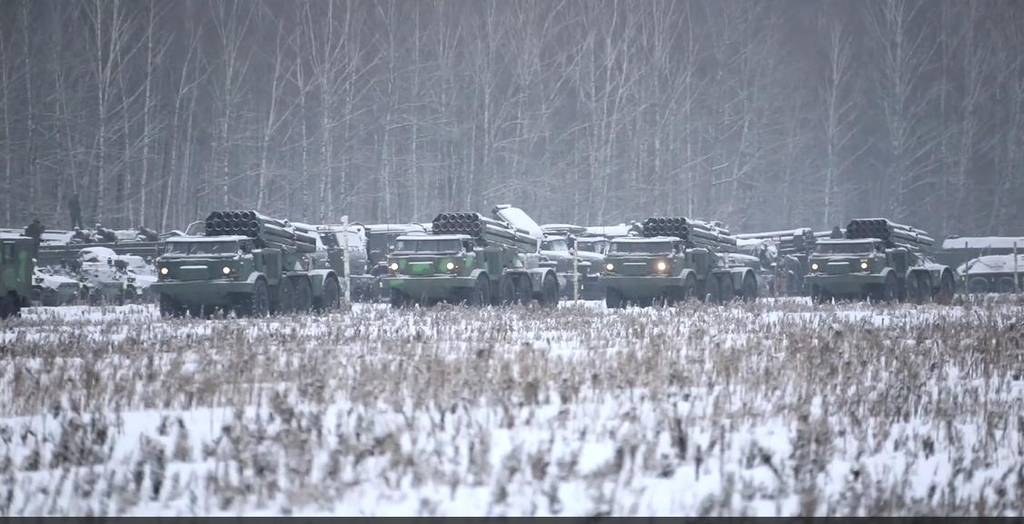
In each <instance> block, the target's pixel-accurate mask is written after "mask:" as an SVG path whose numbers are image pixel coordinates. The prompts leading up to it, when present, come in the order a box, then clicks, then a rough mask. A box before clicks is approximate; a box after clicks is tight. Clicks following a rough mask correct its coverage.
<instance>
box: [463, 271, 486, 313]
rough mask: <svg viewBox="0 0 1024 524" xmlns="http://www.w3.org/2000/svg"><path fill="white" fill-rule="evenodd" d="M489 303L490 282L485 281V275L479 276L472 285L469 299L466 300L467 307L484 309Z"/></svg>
mask: <svg viewBox="0 0 1024 524" xmlns="http://www.w3.org/2000/svg"><path fill="white" fill-rule="evenodd" d="M490 303H491V281H490V280H488V279H487V275H480V276H479V277H477V279H476V283H475V284H474V285H473V289H472V290H471V291H470V293H469V299H468V300H466V305H467V306H472V307H484V306H486V305H488V304H490Z"/></svg>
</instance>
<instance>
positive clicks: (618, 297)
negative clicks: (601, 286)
mask: <svg viewBox="0 0 1024 524" xmlns="http://www.w3.org/2000/svg"><path fill="white" fill-rule="evenodd" d="M623 302H624V300H623V298H622V293H620V292H619V290H618V289H615V288H610V287H609V288H605V291H604V306H605V307H606V308H608V309H622V304H623Z"/></svg>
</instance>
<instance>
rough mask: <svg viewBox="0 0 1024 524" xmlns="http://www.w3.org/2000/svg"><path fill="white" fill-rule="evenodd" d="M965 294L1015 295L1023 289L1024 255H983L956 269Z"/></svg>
mask: <svg viewBox="0 0 1024 524" xmlns="http://www.w3.org/2000/svg"><path fill="white" fill-rule="evenodd" d="M956 273H957V276H958V277H960V280H961V281H963V282H964V283H965V284H964V289H965V290H966V292H967V293H972V294H981V293H1016V292H1019V291H1020V290H1022V289H1024V254H1019V253H1018V254H1013V253H1010V254H1006V255H983V256H980V257H977V258H972V259H970V260H968V261H966V262H964V263H963V264H960V266H959V267H958V268H957V269H956Z"/></svg>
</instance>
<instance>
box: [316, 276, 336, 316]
mask: <svg viewBox="0 0 1024 524" xmlns="http://www.w3.org/2000/svg"><path fill="white" fill-rule="evenodd" d="M340 300H341V285H340V284H338V279H337V278H335V277H330V278H328V279H327V281H326V282H324V293H323V295H321V296H320V311H322V312H326V313H329V312H332V311H337V309H338V302H339V301H340Z"/></svg>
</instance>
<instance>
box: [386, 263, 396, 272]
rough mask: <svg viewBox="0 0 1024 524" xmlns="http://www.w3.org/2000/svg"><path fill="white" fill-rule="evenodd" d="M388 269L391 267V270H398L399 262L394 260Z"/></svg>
mask: <svg viewBox="0 0 1024 524" xmlns="http://www.w3.org/2000/svg"><path fill="white" fill-rule="evenodd" d="M388 269H390V270H391V271H398V262H392V263H391V264H390V265H389V266H388Z"/></svg>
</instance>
